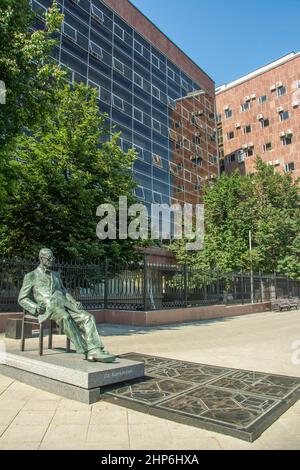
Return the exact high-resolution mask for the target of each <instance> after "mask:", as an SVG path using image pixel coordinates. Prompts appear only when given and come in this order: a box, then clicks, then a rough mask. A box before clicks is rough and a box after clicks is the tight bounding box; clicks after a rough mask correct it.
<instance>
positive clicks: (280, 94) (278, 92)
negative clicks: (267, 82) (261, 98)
mask: <svg viewBox="0 0 300 470" xmlns="http://www.w3.org/2000/svg"><path fill="white" fill-rule="evenodd" d="M283 89H284V90H285V92H284V93H283V94H282V93H280V91H279V90H283ZM286 94H287V89H286V87H285V86H284V85H281V86H279V87H278V88H277V96H278V98H280V96H285V95H286Z"/></svg>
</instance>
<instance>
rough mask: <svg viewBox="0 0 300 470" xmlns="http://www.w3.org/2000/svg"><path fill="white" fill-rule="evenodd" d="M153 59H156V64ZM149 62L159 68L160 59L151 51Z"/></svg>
mask: <svg viewBox="0 0 300 470" xmlns="http://www.w3.org/2000/svg"><path fill="white" fill-rule="evenodd" d="M153 59H155V60H157V62H158V65H156V64H155V63H154V61H153ZM151 63H152V65H154V67H156V68H157V69H159V68H160V59H159V58H158V57H157V56H156V55H155V54H153V52H152V53H151Z"/></svg>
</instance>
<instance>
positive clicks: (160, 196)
mask: <svg viewBox="0 0 300 470" xmlns="http://www.w3.org/2000/svg"><path fill="white" fill-rule="evenodd" d="M154 194H156V195H157V196H159V199H160V201H159V202H157V201H155V198H154ZM152 201H153V203H154V204H162V194H161V193H158V192H157V191H153V192H152Z"/></svg>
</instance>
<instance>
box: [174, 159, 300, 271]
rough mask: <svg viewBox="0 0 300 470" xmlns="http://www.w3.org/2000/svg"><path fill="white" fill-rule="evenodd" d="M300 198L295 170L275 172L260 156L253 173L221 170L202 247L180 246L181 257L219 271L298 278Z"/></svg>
mask: <svg viewBox="0 0 300 470" xmlns="http://www.w3.org/2000/svg"><path fill="white" fill-rule="evenodd" d="M299 203H300V195H299V186H298V185H297V184H296V183H295V182H294V181H293V179H292V177H291V175H290V174H281V173H277V172H274V168H273V167H271V166H268V165H266V164H264V163H263V161H262V160H261V159H260V158H257V160H256V172H255V173H254V174H251V175H247V176H241V175H240V173H239V172H238V171H237V172H235V173H233V174H231V175H226V174H223V175H222V176H221V178H220V180H219V181H217V182H216V183H215V184H214V185H213V186H210V187H208V188H207V190H206V194H205V244H204V248H203V250H201V251H199V252H195V253H192V254H189V253H186V252H185V251H184V247H183V246H182V245H181V249H180V250H179V252H180V255H179V258H180V259H181V261H183V260H185V261H188V263H190V264H191V265H193V266H196V267H199V268H207V269H218V270H219V271H221V272H230V271H240V270H250V269H251V267H253V269H254V270H255V271H262V272H274V271H278V272H280V273H283V274H286V275H290V276H292V277H293V278H300V249H299V237H300V206H299ZM249 231H251V233H252V245H253V247H252V248H253V249H252V253H251V256H250V250H249ZM175 251H177V252H178V245H177V246H175Z"/></svg>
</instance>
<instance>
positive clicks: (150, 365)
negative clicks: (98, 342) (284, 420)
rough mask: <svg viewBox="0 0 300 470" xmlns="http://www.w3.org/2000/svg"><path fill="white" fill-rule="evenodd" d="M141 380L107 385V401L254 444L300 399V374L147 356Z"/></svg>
mask: <svg viewBox="0 0 300 470" xmlns="http://www.w3.org/2000/svg"><path fill="white" fill-rule="evenodd" d="M121 357H124V358H126V359H131V360H136V361H144V362H145V371H146V376H145V377H144V378H142V379H138V380H134V381H131V382H127V383H123V384H122V385H121V386H120V385H115V386H112V387H109V388H108V389H106V391H105V393H104V395H103V396H102V398H103V399H105V400H107V401H109V402H112V403H116V404H120V405H122V406H125V407H128V408H132V409H135V410H138V411H141V412H144V413H147V414H151V415H155V416H158V417H160V418H165V419H169V420H173V421H176V422H180V423H183V424H187V425H191V426H196V427H199V428H203V429H207V430H211V431H216V432H220V433H223V434H228V435H231V436H234V437H237V438H239V439H243V440H246V441H250V442H253V441H254V440H255V439H257V438H258V437H259V436H260V435H261V434H262V433H263V432H264V431H265V430H266V429H267V428H268V427H269V426H270V425H271V424H272V423H274V421H276V420H277V419H278V418H279V416H280V415H282V414H283V413H284V412H285V411H286V410H287V409H288V408H290V407H291V406H292V405H293V404H294V403H295V402H296V401H297V400H298V399H299V398H300V378H296V377H288V376H283V375H274V374H268V373H261V372H251V371H246V370H237V369H229V368H224V367H216V366H210V365H205V364H196V363H192V362H185V361H178V360H173V359H166V358H161V357H155V356H148V355H144V354H137V353H128V354H123V355H122V356H121Z"/></svg>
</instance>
